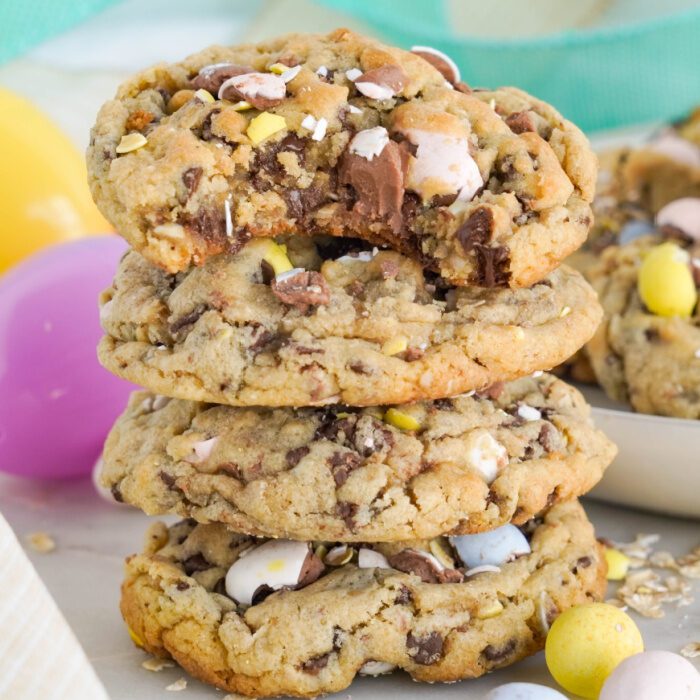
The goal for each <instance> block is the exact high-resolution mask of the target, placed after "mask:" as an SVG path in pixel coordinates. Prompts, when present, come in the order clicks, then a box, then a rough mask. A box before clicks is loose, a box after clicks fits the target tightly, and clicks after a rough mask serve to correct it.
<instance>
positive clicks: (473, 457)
mask: <svg viewBox="0 0 700 700" xmlns="http://www.w3.org/2000/svg"><path fill="white" fill-rule="evenodd" d="M464 460H465V462H466V463H467V464H468V465H469V466H470V467H472V469H475V470H476V471H478V472H479V473H480V474H481V476H483V477H484V481H485V482H486V483H487V484H490V483H491V482H492V481H493V480H494V479H495V478H496V477H497V476H498V472H499V470H500V469H502V468H503V467H505V466H506V464H508V451H507V450H506V448H505V447H503V445H501V443H500V442H498V441H497V440H496V439H495V438H494V437H493V436H492V435H491V433H489V432H488V430H484V429H480V428H477V429H476V430H473V431H472V432H471V433H470V434H469V436H468V438H467V441H466V444H465V449H464Z"/></svg>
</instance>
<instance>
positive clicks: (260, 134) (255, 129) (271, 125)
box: [246, 112, 287, 146]
mask: <svg viewBox="0 0 700 700" xmlns="http://www.w3.org/2000/svg"><path fill="white" fill-rule="evenodd" d="M286 128H287V122H286V121H285V119H284V117H281V116H280V115H279V114H271V113H270V112H261V113H260V114H258V116H257V117H254V118H253V119H251V121H250V124H248V129H247V131H246V134H248V138H249V139H250V140H251V141H252V142H253V145H255V146H257V145H258V144H260V143H262V142H263V141H264V140H265V139H267V138H270V136H272V135H273V134H276V133H277V132H278V131H282V130H283V129H286Z"/></svg>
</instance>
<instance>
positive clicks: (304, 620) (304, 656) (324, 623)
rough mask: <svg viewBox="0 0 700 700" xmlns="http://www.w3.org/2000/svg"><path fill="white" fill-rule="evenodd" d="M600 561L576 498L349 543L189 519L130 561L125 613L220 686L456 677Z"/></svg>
mask: <svg viewBox="0 0 700 700" xmlns="http://www.w3.org/2000/svg"><path fill="white" fill-rule="evenodd" d="M605 571H606V566H605V561H604V557H603V555H602V547H601V545H599V544H598V543H597V542H596V539H595V536H594V533H593V527H592V526H591V524H590V523H589V522H588V520H587V519H586V516H585V514H584V512H583V509H582V508H581V507H580V506H579V505H578V503H576V502H575V501H571V502H568V503H563V504H560V505H557V506H555V507H554V508H552V510H551V511H550V512H549V513H548V514H547V515H546V516H545V517H544V519H543V520H539V521H531V522H530V523H528V524H527V525H526V526H525V527H524V528H523V529H522V531H521V530H518V529H517V528H515V527H513V526H512V525H506V526H504V527H503V528H500V529H499V530H496V531H493V532H492V533H486V534H485V535H463V536H459V537H455V538H450V540H447V539H441V540H437V541H433V542H427V541H416V542H405V543H400V544H392V545H376V544H375V545H364V546H358V547H347V546H345V545H340V546H333V545H332V544H331V543H315V544H313V545H309V544H307V543H306V542H292V541H290V540H270V541H267V542H265V543H261V541H253V540H251V539H250V538H247V537H245V536H242V535H236V534H234V533H231V532H230V531H229V530H227V529H226V528H225V527H224V526H222V525H194V524H193V523H192V522H188V521H185V522H183V523H180V524H179V525H175V526H173V527H172V528H170V530H168V529H167V528H166V527H165V526H164V525H162V524H159V526H157V527H155V528H153V529H152V530H151V531H150V533H149V537H148V538H147V545H146V551H145V553H144V554H141V555H137V556H132V557H130V558H129V559H128V560H127V567H126V580H125V582H124V584H123V586H122V602H121V609H122V614H123V616H124V619H125V620H126V622H127V624H128V625H129V628H130V630H131V633H132V637H133V638H134V640H135V641H136V643H137V644H138V645H139V646H142V647H143V648H144V649H146V650H147V651H149V652H151V653H153V654H156V655H158V656H161V657H166V658H167V657H172V658H174V659H175V660H176V661H177V662H178V663H179V664H180V665H181V666H182V667H183V668H185V669H186V670H187V671H188V672H189V673H191V674H192V675H193V676H195V677H197V678H200V679H201V680H203V681H205V682H207V683H211V684H212V685H215V686H217V687H218V688H222V689H225V690H228V691H232V692H236V693H243V694H245V695H252V696H257V697H260V696H265V697H267V696H275V695H296V696H316V695H319V694H321V693H329V692H333V691H338V690H342V689H343V688H346V687H347V686H348V685H349V684H350V683H351V682H352V680H353V678H354V677H355V675H356V674H358V673H360V674H368V675H378V674H381V673H387V672H390V671H392V670H393V669H394V668H400V669H403V670H405V671H407V672H408V673H409V674H410V675H411V677H412V678H414V679H415V680H419V681H429V682H434V681H455V680H459V679H462V678H474V677H477V676H480V675H482V674H484V673H488V672H489V671H492V670H493V669H496V668H499V667H502V666H507V665H509V664H512V663H514V662H515V661H518V660H519V659H522V658H523V657H525V656H527V655H529V654H533V653H534V652H536V651H538V650H539V649H541V648H542V647H543V646H544V641H545V637H546V634H547V631H548V629H549V625H550V624H551V622H552V621H553V620H554V619H555V618H556V617H557V615H558V614H559V613H561V612H562V611H564V610H566V609H567V608H569V607H571V606H573V605H578V604H581V603H586V602H590V601H593V600H599V599H600V598H601V597H602V596H603V593H604V591H605V584H606V582H605Z"/></svg>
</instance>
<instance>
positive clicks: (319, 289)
mask: <svg viewBox="0 0 700 700" xmlns="http://www.w3.org/2000/svg"><path fill="white" fill-rule="evenodd" d="M270 289H271V290H272V293H273V294H274V295H275V296H276V297H277V298H278V299H279V300H280V301H282V302H283V303H285V304H289V305H291V306H294V307H296V308H297V309H299V311H301V312H302V313H305V312H306V311H307V310H308V309H309V307H310V306H322V305H326V304H328V302H329V301H330V296H331V292H330V289H329V287H328V283H327V282H326V280H325V278H324V277H323V275H322V274H321V273H320V272H312V271H309V270H301V271H300V272H298V273H296V274H295V275H292V276H289V275H286V276H285V277H283V278H282V279H278V278H275V279H274V280H272V284H271V285H270Z"/></svg>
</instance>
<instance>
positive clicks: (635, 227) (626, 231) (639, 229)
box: [618, 220, 656, 245]
mask: <svg viewBox="0 0 700 700" xmlns="http://www.w3.org/2000/svg"><path fill="white" fill-rule="evenodd" d="M655 231H656V228H655V227H654V224H653V223H652V222H651V221H645V220H635V221H628V222H627V223H626V224H625V225H624V226H623V227H622V228H621V229H620V234H619V238H618V241H619V243H620V245H627V244H628V243H631V242H632V241H633V240H634V239H635V238H641V237H642V236H648V235H649V234H650V233H654V232H655Z"/></svg>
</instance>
